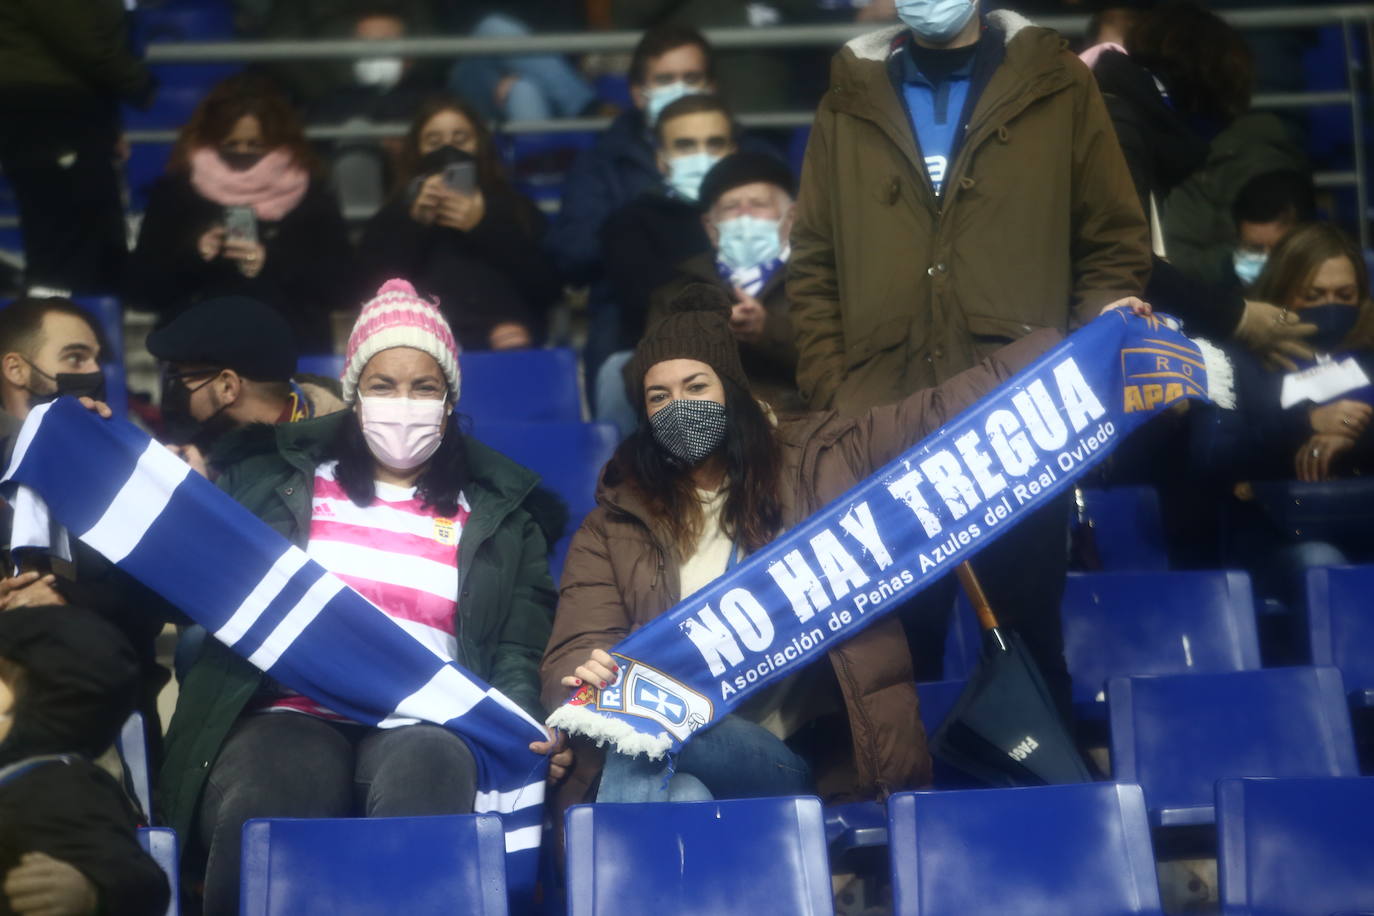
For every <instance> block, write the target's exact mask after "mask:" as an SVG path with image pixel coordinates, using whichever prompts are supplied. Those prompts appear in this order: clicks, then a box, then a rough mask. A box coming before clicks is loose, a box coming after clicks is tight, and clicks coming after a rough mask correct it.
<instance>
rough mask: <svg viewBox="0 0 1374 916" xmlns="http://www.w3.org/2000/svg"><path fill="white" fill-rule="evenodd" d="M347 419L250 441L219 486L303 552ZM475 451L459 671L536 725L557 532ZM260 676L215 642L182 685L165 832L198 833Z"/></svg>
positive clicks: (166, 787)
mask: <svg viewBox="0 0 1374 916" xmlns="http://www.w3.org/2000/svg"><path fill="white" fill-rule="evenodd" d="M350 417H351V413H350V412H343V413H337V414H331V415H329V416H325V417H320V418H319V419H315V420H308V421H306V422H303V423H292V424H283V425H280V426H276V427H267V426H264V427H260V428H257V429H251V430H245V431H244V432H245V435H242V436H240V437H238V439H239V441H238V443H237V444H236V447H237V449H238V450H239V454H238V455H237V458H238V460H237V461H234V462H233V463H232V466H230V467H229V469H228V470H227V471H226V473H225V474H224V475H223V476H222V477H221V478H220V479H219V485H220V487H221V488H222V489H223V490H225V491H226V492H227V493H229V494H230V495H231V496H233V497H234V498H235V499H237V500H238V501H239V502H240V503H242V504H243V505H244V506H246V507H247V508H248V509H250V510H252V512H253V513H254V514H256V515H257V516H258V517H259V518H261V519H262V520H263V521H265V522H267V524H269V525H271V526H272V528H274V529H275V530H276V531H277V532H279V533H280V534H282V535H283V536H285V537H286V538H288V539H289V540H290V541H291V542H292V543H294V544H296V545H297V546H299V547H302V548H303V547H305V545H306V541H307V539H308V538H309V534H310V516H311V498H312V495H313V491H314V475H315V468H316V467H318V466H319V465H320V464H321V463H322V462H323V461H325V460H327V452H328V450H329V446H330V443H332V442H333V440H334V438H335V436H336V434H337V431H338V428H339V425H340V424H341V423H342V422H345V421H346V420H347V419H349V418H350ZM464 442H465V445H466V447H467V463H468V473H469V475H470V477H471V483H470V484H469V485H468V486H467V487H466V488H464V493H465V494H466V496H467V498H468V503H469V504H470V505H471V506H472V514H471V516H470V517H469V518H468V521H467V524H466V525H464V526H463V533H462V536H461V538H460V539H459V543H458V590H459V595H458V607H459V619H458V621H456V622H455V627H454V632H455V633H456V634H457V635H458V658H457V661H458V663H459V664H461V665H463V666H464V667H465V668H467V669H468V670H469V671H471V672H473V673H474V674H475V675H477V676H478V677H480V678H482V679H483V680H485V681H486V682H487V683H489V684H491V685H492V686H493V687H495V688H497V689H498V690H500V691H501V692H502V693H504V694H505V695H506V696H508V697H510V698H511V699H512V700H514V701H515V702H516V703H518V704H519V705H520V706H521V707H522V708H524V709H525V710H527V711H528V712H530V713H531V714H532V715H534V716H535V717H536V718H539V719H542V718H543V717H544V712H543V709H542V708H541V706H540V703H539V659H540V656H541V655H542V654H543V652H544V646H545V644H546V643H547V642H548V639H549V631H550V627H551V625H552V621H553V607H554V604H555V602H556V600H557V596H556V594H555V592H554V587H553V580H552V579H551V578H550V576H549V564H548V548H547V544H548V542H549V541H550V540H552V539H553V538H555V537H557V536H558V532H555V531H551V532H547V533H546V531H545V530H544V529H543V528H542V527H541V522H542V521H543V520H545V519H547V518H549V517H551V515H552V514H556V510H555V513H550V512H548V511H547V509H546V507H545V506H544V504H543V501H544V500H545V499H547V496H545V495H543V494H542V491H541V492H540V493H536V492H535V487H536V485H537V484H538V482H539V478H538V477H537V476H536V475H535V474H534V473H533V472H531V471H528V470H526V469H525V468H522V467H520V466H519V465H517V464H515V463H514V462H513V461H511V460H509V459H508V458H505V457H503V456H501V455H499V454H497V453H496V452H494V451H492V450H491V449H489V448H487V447H486V446H484V445H482V444H481V443H480V442H477V441H476V440H474V439H471V438H467V439H465V440H464ZM262 679H263V675H262V673H261V672H260V671H258V670H257V669H256V668H254V667H253V666H252V665H250V664H248V662H246V661H244V660H243V659H241V658H240V657H239V656H238V655H236V654H234V652H232V651H231V650H229V649H227V648H225V647H224V646H223V645H222V644H220V643H219V642H217V641H215V640H214V639H207V640H206V644H205V649H204V650H203V652H202V653H201V655H200V657H199V658H198V659H197V660H196V662H195V664H194V665H193V666H192V667H191V670H190V672H189V673H188V674H187V676H186V678H185V680H184V681H183V682H182V684H181V694H180V697H179V698H178V700H177V707H176V712H175V713H174V714H173V716H172V724H171V728H170V730H169V731H168V734H167V750H166V759H165V761H164V763H163V768H162V778H161V782H160V785H159V788H160V790H161V793H162V804H163V807H164V817H165V820H166V822H167V824H168V825H169V826H171V827H173V828H175V829H176V830H177V831H178V832H179V833H180V834H181V835H182V836H183V837H186V836H192V835H193V834H190V833H189V832H188V831H190V830H191V828H192V825H193V824H194V822H195V817H196V811H197V809H198V807H199V801H200V794H201V792H202V790H203V789H204V787H205V780H206V777H207V776H208V775H209V773H210V768H211V767H212V766H213V765H214V762H215V758H216V756H217V755H218V754H219V751H220V748H221V746H222V745H223V743H224V740H225V737H226V736H227V735H228V733H229V729H230V728H231V727H232V726H233V724H234V722H235V720H237V719H238V717H239V715H240V714H241V713H242V712H243V710H244V707H245V706H247V704H248V702H249V700H250V699H252V697H253V695H254V693H256V692H257V690H258V687H259V686H260V685H261V683H262Z"/></svg>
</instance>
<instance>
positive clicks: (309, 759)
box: [162, 280, 571, 914]
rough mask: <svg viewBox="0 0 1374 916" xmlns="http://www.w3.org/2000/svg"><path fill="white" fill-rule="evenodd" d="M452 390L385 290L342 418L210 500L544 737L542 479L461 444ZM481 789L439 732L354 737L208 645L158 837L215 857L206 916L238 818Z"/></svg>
mask: <svg viewBox="0 0 1374 916" xmlns="http://www.w3.org/2000/svg"><path fill="white" fill-rule="evenodd" d="M460 381H461V379H460V376H459V366H458V348H457V346H456V344H455V343H454V339H453V332H452V331H451V330H450V328H449V326H448V324H447V323H446V322H445V321H444V319H443V316H442V315H441V314H440V313H439V310H438V308H437V307H436V306H435V305H434V304H433V303H431V302H428V301H426V300H424V299H422V298H420V297H419V296H418V295H416V293H415V290H414V288H413V287H412V286H411V285H410V284H409V283H408V282H406V281H404V280H391V281H389V282H387V283H386V284H385V285H383V286H382V288H381V289H380V290H379V291H378V292H377V295H376V297H374V298H373V299H372V300H371V301H370V302H368V303H367V304H366V305H364V306H363V309H362V313H361V314H360V315H359V316H358V321H357V324H356V325H355V327H354V328H353V333H352V335H351V336H350V338H349V341H348V353H347V366H346V368H345V370H344V376H343V394H344V400H345V401H346V402H348V404H349V406H350V409H347V410H344V411H341V412H339V413H336V414H332V415H329V416H325V417H320V418H318V419H315V420H308V421H305V422H301V423H296V424H291V425H289V426H278V427H275V428H264V432H263V436H262V439H261V442H260V443H259V445H260V448H259V449H258V451H257V452H256V453H255V454H253V455H252V457H248V458H246V459H245V460H243V461H241V462H240V463H238V464H237V465H234V466H233V467H231V468H230V469H229V470H228V471H227V472H226V473H225V475H224V476H223V477H221V478H220V486H221V487H222V488H223V489H225V490H226V491H227V492H228V493H229V494H230V495H232V496H233V497H234V498H236V499H237V500H238V501H239V502H241V503H242V504H243V505H244V506H246V507H247V508H249V509H250V510H252V511H253V512H254V513H255V514H257V515H258V516H259V517H260V518H262V519H263V520H264V521H266V522H268V523H269V524H271V525H272V526H273V527H275V528H276V529H277V530H278V531H280V532H281V533H282V534H284V535H285V536H286V537H288V538H289V539H291V540H292V542H293V543H295V544H297V545H299V546H300V547H302V548H303V549H304V550H305V551H306V552H307V553H308V554H310V556H311V557H312V558H313V559H315V560H317V561H318V562H320V563H321V564H322V565H323V566H324V567H325V568H327V569H329V570H330V571H332V572H334V573H335V574H336V575H338V576H339V577H340V578H342V579H343V580H344V581H345V582H346V583H348V585H350V586H351V587H352V588H354V589H355V590H356V591H358V592H359V593H361V594H362V595H363V596H364V597H366V598H367V599H368V600H369V601H371V602H372V603H373V604H375V605H376V606H377V607H378V608H380V609H381V610H382V611H384V612H386V613H387V614H388V615H390V616H391V617H392V618H394V619H395V620H396V622H397V623H398V624H399V625H400V626H402V627H404V628H405V629H406V630H407V631H408V632H410V633H411V634H412V635H414V636H415V638H416V639H418V640H420V641H422V642H424V643H425V644H426V645H428V646H429V647H430V648H431V649H432V650H433V651H434V652H435V653H437V654H439V655H442V656H444V657H446V658H451V659H454V660H455V661H457V662H458V663H459V664H461V665H463V666H464V667H466V668H467V669H468V670H470V671H472V672H473V673H474V674H476V675H477V676H478V677H480V678H482V679H483V680H485V681H487V682H488V683H489V684H491V685H492V686H493V687H495V688H496V689H498V690H500V691H501V692H502V693H504V694H505V695H506V696H507V697H509V698H510V699H511V700H513V701H514V702H515V703H517V704H518V705H519V706H521V707H522V708H523V709H525V710H526V711H527V712H528V713H529V714H530V715H532V716H534V717H535V718H536V719H538V720H540V721H542V720H543V718H544V710H543V709H542V707H541V705H540V700H539V679H538V667H539V658H540V656H541V654H542V652H543V649H544V645H545V643H546V642H547V641H548V637H549V631H550V627H551V623H552V617H553V606H554V603H555V600H556V596H555V593H554V586H553V581H552V580H551V578H550V576H549V567H548V544H550V543H552V542H553V541H554V540H555V539H557V537H558V536H559V534H560V533H561V531H559V530H558V529H559V528H560V527H561V524H562V520H561V519H557V520H556V521H551V520H552V519H555V518H556V517H557V516H558V515H559V514H560V512H559V511H558V509H557V507H551V506H547V505H545V504H544V502H543V500H544V499H547V498H548V497H546V496H542V495H541V494H542V492H543V491H536V485H537V484H538V478H537V477H536V476H535V475H534V474H533V473H531V472H530V471H528V470H526V469H525V468H522V467H520V466H519V465H517V464H515V463H514V462H512V461H510V460H509V459H506V458H504V457H502V456H501V455H499V454H497V453H495V452H493V451H491V450H490V449H488V448H486V447H485V446H483V445H482V444H481V443H479V442H477V441H476V440H474V439H472V438H470V437H468V436H465V435H464V434H463V433H462V431H461V430H460V429H459V426H458V422H457V420H456V419H455V417H454V414H453V409H454V406H455V404H457V403H458V401H459V396H460V393H461V385H460ZM358 676H359V677H364V678H365V677H366V676H367V672H365V671H360V672H358ZM530 751H531V754H530V759H529V765H530V767H534V766H535V765H536V764H537V763H538V761H537V759H536V757H535V755H536V754H545V755H550V756H551V764H552V765H551V766H550V774H551V778H554V779H557V778H560V777H561V776H562V775H563V771H564V767H565V766H566V765H567V764H569V763H570V762H571V758H570V755H569V754H568V753H567V752H566V751H564V750H563V749H562V748H561V747H557V746H555V745H554V744H553V743H552V742H537V743H535V744H533V745H531V746H530ZM476 779H477V771H476V764H475V761H474V758H473V755H472V753H471V751H470V750H469V749H468V747H467V745H466V744H465V743H464V742H463V740H462V739H461V738H459V737H458V736H457V735H455V734H454V733H452V732H450V731H448V730H447V729H444V728H441V727H439V726H437V725H430V724H426V723H419V724H415V725H407V726H402V727H400V728H388V729H377V728H370V727H366V726H363V725H360V724H358V723H355V722H351V721H349V720H348V719H347V718H345V717H343V716H340V715H338V714H337V713H335V712H333V711H332V710H329V709H327V708H325V707H324V706H322V705H321V704H320V703H318V702H316V701H315V700H314V699H312V698H311V697H308V696H302V695H300V694H297V693H294V692H292V691H290V690H288V689H286V688H285V687H283V686H281V685H280V684H277V683H275V682H274V681H273V680H272V679H271V678H270V677H267V676H265V675H263V674H262V673H261V672H260V671H258V670H257V669H256V668H254V667H253V666H252V665H250V664H249V663H248V662H246V661H244V660H243V659H241V658H240V657H239V656H237V655H236V654H234V653H233V652H232V651H230V650H229V649H226V648H225V647H224V646H222V645H220V644H219V643H217V642H215V641H213V640H211V641H209V642H207V645H206V648H205V650H204V651H203V653H202V655H201V656H200V658H199V659H198V660H197V661H196V663H195V665H194V666H193V667H192V668H191V670H190V671H189V672H188V674H187V676H186V678H185V680H184V681H183V683H182V687H181V694H180V697H179V699H178V703H177V711H176V715H175V717H174V718H173V722H172V728H171V731H170V732H169V733H168V736H167V756H166V763H165V765H164V768H163V784H162V789H163V792H164V798H165V799H166V800H167V810H166V812H165V814H166V818H167V820H168V823H169V824H171V825H172V826H174V827H175V828H176V829H177V830H179V831H181V832H182V836H185V837H191V838H193V840H194V841H193V842H192V843H189V844H187V845H188V848H194V847H196V846H199V847H201V848H203V849H205V850H206V851H207V852H208V857H207V860H206V861H205V863H204V886H205V912H206V913H211V914H213V913H226V914H228V913H237V912H238V899H237V898H238V879H239V837H240V832H241V830H242V827H243V824H244V822H245V821H247V820H248V819H250V818H255V817H345V816H349V815H359V816H368V817H394V816H409V815H435V814H460V813H465V812H469V811H471V810H472V806H473V798H474V793H475V791H476ZM191 858H192V857H188V866H187V867H189V868H190V870H191V873H190V874H188V880H189V881H190V882H192V883H194V882H196V881H197V880H198V879H199V874H198V869H197V868H196V865H197V864H198V863H192V862H190V859H191Z"/></svg>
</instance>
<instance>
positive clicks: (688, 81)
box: [547, 26, 716, 378]
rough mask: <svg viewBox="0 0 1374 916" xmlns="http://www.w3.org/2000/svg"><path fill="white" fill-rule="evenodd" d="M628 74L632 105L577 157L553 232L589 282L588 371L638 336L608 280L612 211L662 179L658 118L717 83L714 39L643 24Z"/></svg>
mask: <svg viewBox="0 0 1374 916" xmlns="http://www.w3.org/2000/svg"><path fill="white" fill-rule="evenodd" d="M629 77H630V98H631V99H633V100H634V108H633V109H632V110H630V111H627V112H625V113H624V114H622V115H620V116H619V117H618V118H616V119H615V121H613V122H612V123H611V126H610V127H608V128H607V129H606V131H605V132H604V133H602V135H601V137H600V138H599V139H598V140H597V142H596V146H594V147H592V149H590V150H588V151H587V152H586V153H584V154H582V156H581V157H579V159H578V160H577V162H576V163H575V164H574V166H573V168H572V171H571V172H569V174H568V179H567V182H566V183H565V184H564V187H563V204H562V207H561V209H560V210H559V213H558V217H557V219H556V220H555V221H554V223H553V226H552V227H551V229H550V232H549V237H548V239H547V245H548V249H549V251H550V252H552V254H553V256H554V258H555V260H556V262H557V264H558V267H559V269H560V270H561V271H562V273H563V276H564V277H566V278H567V279H568V280H569V281H570V282H573V283H583V284H590V285H591V294H590V301H589V303H588V307H589V310H590V313H591V314H590V320H589V326H588V329H587V346H586V351H585V353H584V356H583V359H584V362H585V365H586V369H587V373H588V377H589V378H594V377H595V376H596V371H597V369H598V368H599V367H600V365H601V363H602V361H603V360H605V359H606V357H607V356H609V355H610V354H611V353H614V352H617V351H620V350H624V349H627V348H629V347H631V346H633V345H634V343H635V339H634V338H629V339H625V338H623V337H622V335H621V330H620V305H619V303H617V302H616V301H615V299H614V298H613V296H612V295H611V293H610V291H609V290H608V289H607V287H606V285H605V279H604V272H605V267H606V263H607V258H606V253H605V251H604V249H603V248H602V244H601V233H602V229H603V228H604V227H605V225H606V220H607V218H608V217H609V216H610V215H611V214H612V213H614V212H615V211H616V210H619V209H620V208H621V207H623V206H625V204H627V203H629V202H630V201H631V200H633V199H634V198H635V197H637V196H638V195H639V194H640V193H641V192H643V191H646V190H649V189H650V188H656V187H658V186H659V185H660V184H661V182H662V180H663V175H662V173H661V172H660V171H659V167H658V161H657V158H656V156H655V155H654V140H653V126H654V122H655V121H656V120H658V116H659V114H660V113H661V112H662V111H663V109H664V108H665V107H667V105H668V103H670V102H673V101H675V100H677V99H678V98H681V97H682V96H684V95H690V94H693V93H709V92H714V91H715V88H716V82H715V64H714V59H713V55H712V52H711V46H710V45H709V44H708V43H707V41H706V39H705V38H703V37H702V36H701V33H700V32H697V31H696V30H695V29H689V28H683V27H680V26H663V27H660V28H655V29H650V30H649V31H647V32H645V33H644V37H643V38H641V39H640V40H639V44H638V45H636V46H635V50H634V55H633V57H631V59H630V73H629Z"/></svg>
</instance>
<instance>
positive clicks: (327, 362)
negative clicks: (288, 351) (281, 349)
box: [296, 353, 344, 378]
mask: <svg viewBox="0 0 1374 916" xmlns="http://www.w3.org/2000/svg"><path fill="white" fill-rule="evenodd" d="M343 371H344V358H343V357H342V356H340V355H339V354H336V353H323V354H318V355H315V356H302V357H301V358H299V359H297V360H296V372H297V373H299V374H301V375H322V376H324V377H325V378H342V377H343Z"/></svg>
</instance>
